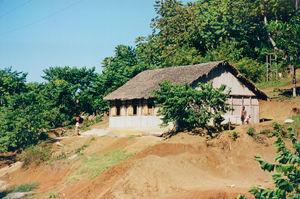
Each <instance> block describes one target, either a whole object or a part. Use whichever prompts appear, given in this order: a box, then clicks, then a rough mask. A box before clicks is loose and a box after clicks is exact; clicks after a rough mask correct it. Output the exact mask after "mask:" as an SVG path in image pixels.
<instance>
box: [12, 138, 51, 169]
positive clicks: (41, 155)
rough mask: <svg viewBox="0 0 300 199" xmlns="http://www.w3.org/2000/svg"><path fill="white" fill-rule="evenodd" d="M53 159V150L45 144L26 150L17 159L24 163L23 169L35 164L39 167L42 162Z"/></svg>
mask: <svg viewBox="0 0 300 199" xmlns="http://www.w3.org/2000/svg"><path fill="white" fill-rule="evenodd" d="M50 157H51V150H50V149H49V145H47V144H45V143H41V144H38V145H36V146H30V147H28V148H26V149H25V150H24V151H23V152H22V153H21V154H19V155H18V156H17V159H19V160H20V161H22V162H23V167H25V168H27V167H28V166H29V165H30V164H32V163H35V164H36V165H39V164H40V163H42V162H45V161H48V160H49V159H50Z"/></svg>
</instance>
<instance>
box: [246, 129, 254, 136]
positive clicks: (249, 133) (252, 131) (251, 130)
mask: <svg viewBox="0 0 300 199" xmlns="http://www.w3.org/2000/svg"><path fill="white" fill-rule="evenodd" d="M247 134H248V135H250V136H253V135H254V128H249V129H248V131H247Z"/></svg>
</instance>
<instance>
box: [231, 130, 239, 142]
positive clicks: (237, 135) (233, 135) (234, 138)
mask: <svg viewBox="0 0 300 199" xmlns="http://www.w3.org/2000/svg"><path fill="white" fill-rule="evenodd" d="M231 137H232V139H233V140H234V141H236V140H237V138H238V137H239V134H238V133H237V132H235V131H233V132H232V134H231Z"/></svg>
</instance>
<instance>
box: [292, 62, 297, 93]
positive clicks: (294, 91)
mask: <svg viewBox="0 0 300 199" xmlns="http://www.w3.org/2000/svg"><path fill="white" fill-rule="evenodd" d="M296 89H297V88H296V67H295V66H293V97H296V96H297V93H296Z"/></svg>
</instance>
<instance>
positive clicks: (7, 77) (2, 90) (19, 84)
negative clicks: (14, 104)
mask: <svg viewBox="0 0 300 199" xmlns="http://www.w3.org/2000/svg"><path fill="white" fill-rule="evenodd" d="M26 76H27V73H23V72H17V71H13V70H12V68H11V67H10V68H5V69H1V70H0V106H3V105H5V104H6V103H7V100H6V98H7V97H8V96H11V95H14V94H19V93H21V92H23V91H25V90H26V84H25V83H26Z"/></svg>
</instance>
